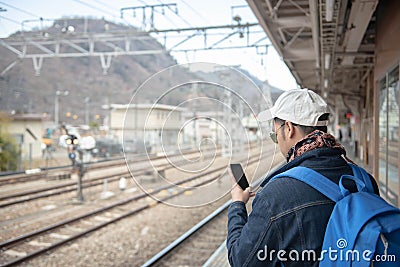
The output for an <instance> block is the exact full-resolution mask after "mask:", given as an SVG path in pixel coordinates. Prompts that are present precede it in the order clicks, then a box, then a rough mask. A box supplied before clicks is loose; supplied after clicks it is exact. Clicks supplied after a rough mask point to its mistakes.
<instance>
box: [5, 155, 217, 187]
mask: <svg viewBox="0 0 400 267" xmlns="http://www.w3.org/2000/svg"><path fill="white" fill-rule="evenodd" d="M213 149H215V148H213V147H211V148H206V149H204V150H203V151H202V152H206V151H209V150H213ZM194 153H199V150H188V151H185V152H184V153H174V154H168V155H167V156H168V157H174V156H182V155H190V154H194ZM128 155H129V156H131V155H130V154H128ZM135 157H136V160H134V161H131V162H130V163H138V162H143V161H148V160H151V161H153V160H158V159H163V158H165V157H166V155H160V156H152V157H148V156H147V155H141V154H138V155H135ZM121 164H126V162H125V157H117V158H113V159H108V160H101V161H97V162H90V163H87V166H88V170H101V169H106V168H110V167H114V166H119V165H121ZM71 168H72V167H71V165H68V166H59V167H50V168H37V169H33V170H27V171H25V172H17V173H5V174H1V173H0V186H1V185H6V184H16V183H24V182H28V181H36V180H39V179H48V177H51V176H53V175H56V174H57V173H58V172H62V171H64V172H70V171H71Z"/></svg>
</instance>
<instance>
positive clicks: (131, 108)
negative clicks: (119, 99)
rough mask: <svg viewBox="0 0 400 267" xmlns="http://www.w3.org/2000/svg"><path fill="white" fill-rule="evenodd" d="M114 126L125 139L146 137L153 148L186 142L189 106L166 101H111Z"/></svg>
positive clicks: (111, 122)
mask: <svg viewBox="0 0 400 267" xmlns="http://www.w3.org/2000/svg"><path fill="white" fill-rule="evenodd" d="M111 108H112V109H111V114H110V127H111V131H112V133H113V134H114V135H116V136H117V137H118V138H119V140H120V141H121V142H123V141H127V140H143V139H144V140H145V142H148V143H150V144H151V145H152V147H153V148H155V149H157V148H160V146H161V145H163V146H164V147H169V146H171V147H175V149H176V148H177V144H178V142H182V138H183V132H182V131H181V129H182V128H183V124H184V120H183V116H182V113H183V111H185V109H183V108H180V107H176V106H170V105H163V104H156V105H153V104H130V105H117V104H114V105H111Z"/></svg>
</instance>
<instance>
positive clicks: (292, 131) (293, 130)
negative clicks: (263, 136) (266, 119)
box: [286, 121, 298, 138]
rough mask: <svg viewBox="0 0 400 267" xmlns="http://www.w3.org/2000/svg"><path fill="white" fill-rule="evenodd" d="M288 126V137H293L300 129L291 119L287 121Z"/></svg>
mask: <svg viewBox="0 0 400 267" xmlns="http://www.w3.org/2000/svg"><path fill="white" fill-rule="evenodd" d="M286 128H287V131H288V132H287V137H288V138H293V137H294V135H295V133H296V131H298V129H297V128H295V126H294V125H293V123H291V122H290V121H286Z"/></svg>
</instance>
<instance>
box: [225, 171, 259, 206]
mask: <svg viewBox="0 0 400 267" xmlns="http://www.w3.org/2000/svg"><path fill="white" fill-rule="evenodd" d="M228 173H229V176H230V178H231V182H232V190H231V196H232V202H235V201H241V202H244V203H245V204H246V203H247V201H249V198H250V197H253V196H254V195H255V194H254V193H252V192H250V187H247V188H246V190H243V189H242V188H240V186H239V185H238V184H237V182H236V180H235V178H234V177H233V175H232V172H231V171H230V170H229V171H228Z"/></svg>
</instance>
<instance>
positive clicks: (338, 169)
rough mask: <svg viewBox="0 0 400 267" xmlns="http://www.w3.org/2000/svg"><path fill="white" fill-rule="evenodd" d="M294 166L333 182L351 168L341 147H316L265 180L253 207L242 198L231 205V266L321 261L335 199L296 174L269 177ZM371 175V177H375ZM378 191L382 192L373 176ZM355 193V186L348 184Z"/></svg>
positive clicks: (311, 263)
mask: <svg viewBox="0 0 400 267" xmlns="http://www.w3.org/2000/svg"><path fill="white" fill-rule="evenodd" d="M295 166H303V167H308V168H311V169H313V170H315V171H317V172H319V173H321V174H322V175H324V176H326V177H327V178H328V179H330V180H332V181H333V182H335V183H338V182H339V179H340V177H341V176H342V175H343V174H350V175H352V170H351V168H350V166H349V165H348V164H347V162H346V161H345V160H344V158H343V157H342V156H341V151H340V150H338V149H334V148H318V149H315V150H312V151H309V152H306V153H305V154H303V155H302V156H300V157H297V158H295V159H294V160H292V161H291V162H289V163H287V164H286V165H284V166H283V167H281V168H280V169H279V170H277V171H276V172H275V173H273V174H271V175H270V176H268V177H267V178H266V179H265V180H264V182H263V183H262V185H261V186H262V187H263V188H262V189H261V190H260V191H259V192H258V193H257V194H256V196H255V198H254V200H253V203H252V211H251V213H250V214H249V215H247V210H246V206H245V204H244V203H243V202H239V201H236V202H233V203H232V204H231V205H230V207H229V210H228V237H227V248H228V259H229V262H230V264H231V266H240V267H245V266H251V267H253V266H296V267H297V266H318V257H319V255H320V252H321V248H322V243H323V239H324V234H325V229H326V225H327V223H328V220H329V217H330V215H331V213H332V210H333V207H334V205H335V203H334V202H333V201H331V200H330V199H328V198H327V197H325V196H324V195H322V194H321V193H320V192H318V191H317V190H315V189H313V188H312V187H310V186H308V185H306V184H305V183H303V182H300V181H298V180H295V179H292V178H289V177H288V178H285V177H282V178H279V179H276V180H274V181H272V182H271V183H268V181H269V180H270V179H271V178H272V177H273V176H275V175H277V174H279V173H281V172H284V171H286V170H288V169H290V168H293V167H295ZM371 178H372V177H371ZM371 180H372V183H373V184H374V187H375V191H376V192H378V188H377V185H376V183H375V180H374V179H371ZM344 186H345V187H346V188H348V189H349V190H350V191H351V192H354V191H355V190H356V187H355V185H353V184H351V183H350V184H348V185H346V184H345V185H344Z"/></svg>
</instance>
